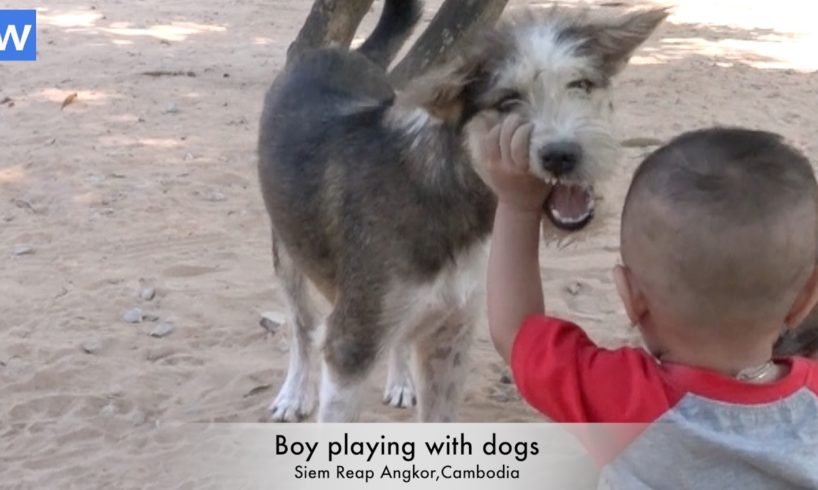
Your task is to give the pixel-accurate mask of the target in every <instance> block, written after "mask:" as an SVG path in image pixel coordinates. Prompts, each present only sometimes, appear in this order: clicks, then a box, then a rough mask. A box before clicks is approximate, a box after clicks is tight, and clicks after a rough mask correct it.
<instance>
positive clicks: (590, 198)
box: [544, 183, 594, 230]
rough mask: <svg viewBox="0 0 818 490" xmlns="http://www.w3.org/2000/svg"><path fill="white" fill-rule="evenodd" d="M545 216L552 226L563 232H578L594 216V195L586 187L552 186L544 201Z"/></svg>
mask: <svg viewBox="0 0 818 490" xmlns="http://www.w3.org/2000/svg"><path fill="white" fill-rule="evenodd" d="M544 208H545V214H547V215H548V218H549V219H550V220H551V222H552V223H554V226H556V227H557V228H561V229H563V230H579V229H581V228H584V227H585V225H587V224H588V223H589V222H590V221H591V218H593V216H594V195H593V193H592V192H591V189H590V188H589V187H586V186H580V185H574V184H562V183H557V184H554V187H553V188H552V189H551V194H550V195H549V196H548V199H547V200H546V201H545V206H544Z"/></svg>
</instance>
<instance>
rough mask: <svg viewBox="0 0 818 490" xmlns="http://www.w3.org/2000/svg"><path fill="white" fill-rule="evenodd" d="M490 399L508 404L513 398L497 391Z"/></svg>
mask: <svg viewBox="0 0 818 490" xmlns="http://www.w3.org/2000/svg"><path fill="white" fill-rule="evenodd" d="M489 398H491V399H492V400H494V401H496V402H500V403H508V402H510V401H511V397H510V396H508V393H505V392H503V391H496V392H494V393H492V394H491V395H489Z"/></svg>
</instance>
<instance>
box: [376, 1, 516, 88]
mask: <svg viewBox="0 0 818 490" xmlns="http://www.w3.org/2000/svg"><path fill="white" fill-rule="evenodd" d="M507 3H508V0H446V1H445V2H444V3H443V5H442V6H441V7H440V10H438V12H437V14H436V15H435V17H434V18H433V19H432V22H431V23H429V27H427V28H426V30H425V31H424V32H423V34H422V35H421V36H420V38H418V40H417V42H415V44H414V45H413V46H412V49H410V50H409V53H408V54H407V55H406V56H405V57H404V58H403V59H402V60H401V61H400V63H398V65H397V66H396V67H395V69H394V70H392V73H391V74H390V78H391V79H392V82H393V83H394V84H395V86H396V87H398V88H400V87H401V86H403V85H404V84H405V83H406V82H407V81H408V80H410V79H412V78H414V77H416V76H418V75H420V74H421V73H424V72H425V71H426V70H428V69H429V68H431V67H433V66H435V65H437V64H439V63H440V62H442V61H444V60H445V59H446V57H447V56H448V54H449V52H450V51H451V49H452V47H454V46H455V45H456V44H457V43H458V42H459V41H460V40H461V39H462V38H463V37H464V36H465V35H467V34H469V33H470V32H472V30H474V29H475V28H479V27H481V26H486V25H493V24H494V23H495V22H496V21H497V19H498V18H499V17H500V14H501V13H502V12H503V9H504V8H505V6H506V4H507Z"/></svg>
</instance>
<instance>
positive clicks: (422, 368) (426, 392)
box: [415, 310, 475, 422]
mask: <svg viewBox="0 0 818 490" xmlns="http://www.w3.org/2000/svg"><path fill="white" fill-rule="evenodd" d="M474 324H475V319H474V314H473V312H471V311H467V310H460V311H455V312H453V313H452V314H451V315H449V316H448V317H447V318H446V319H445V320H444V321H443V322H442V323H441V324H440V325H439V326H438V327H437V328H435V329H433V330H431V331H430V332H429V333H428V334H426V335H425V336H422V337H420V338H418V340H417V345H416V349H417V352H416V356H415V357H416V366H415V368H416V371H417V375H416V376H415V382H416V383H417V387H418V405H419V407H420V410H419V413H418V416H419V419H420V421H421V422H452V421H454V419H455V412H456V410H457V406H458V404H459V403H460V399H461V397H462V395H463V388H464V386H465V384H466V383H465V380H466V376H467V369H468V366H467V362H468V353H469V349H470V347H471V343H472V338H473V334H474Z"/></svg>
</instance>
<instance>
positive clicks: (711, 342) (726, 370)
mask: <svg viewBox="0 0 818 490" xmlns="http://www.w3.org/2000/svg"><path fill="white" fill-rule="evenodd" d="M776 338H777V336H774V337H771V338H770V339H764V341H763V342H760V341H756V342H753V343H752V344H750V345H748V342H731V343H730V344H729V345H728V344H727V342H724V341H718V340H715V339H705V340H703V339H696V340H692V339H690V340H687V341H683V340H682V339H678V340H677V341H676V342H673V347H671V348H668V349H667V350H665V351H663V352H660V353H659V355H658V356H657V357H658V358H659V360H660V361H662V362H671V363H674V364H683V365H687V366H692V367H697V368H700V369H706V370H709V371H715V372H717V373H720V374H723V375H725V376H730V377H737V376H738V375H739V374H740V373H742V372H748V371H753V370H756V369H760V368H763V367H764V366H765V365H766V363H769V362H770V361H771V360H772V356H773V348H772V346H773V343H774V342H775V339H776ZM779 377H780V376H764V381H767V382H769V381H774V380H776V379H778V378H779Z"/></svg>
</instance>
